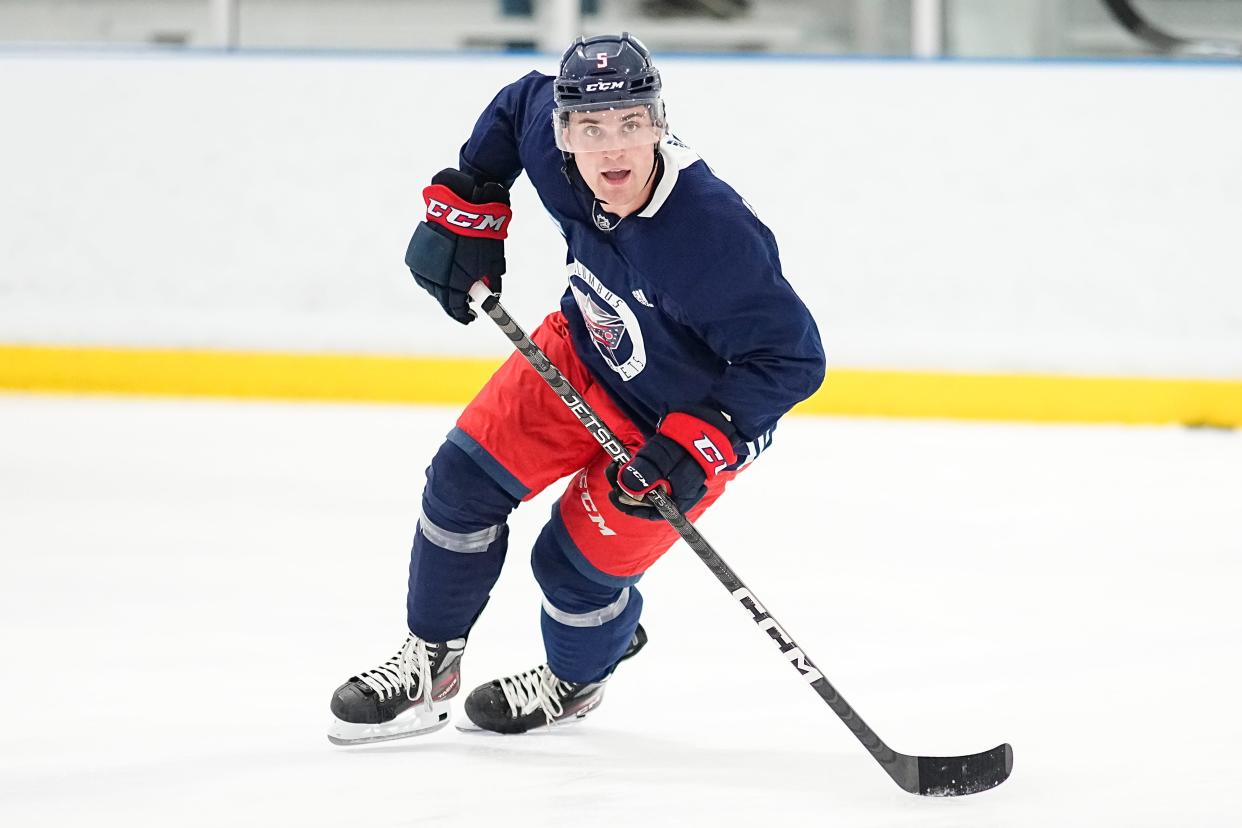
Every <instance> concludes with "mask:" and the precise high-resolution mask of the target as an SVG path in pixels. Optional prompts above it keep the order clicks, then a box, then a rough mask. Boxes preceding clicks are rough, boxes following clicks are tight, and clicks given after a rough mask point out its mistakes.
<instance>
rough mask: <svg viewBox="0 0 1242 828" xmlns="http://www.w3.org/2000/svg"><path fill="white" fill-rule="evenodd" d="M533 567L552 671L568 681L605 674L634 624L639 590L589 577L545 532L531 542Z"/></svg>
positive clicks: (640, 600) (639, 610) (639, 602)
mask: <svg viewBox="0 0 1242 828" xmlns="http://www.w3.org/2000/svg"><path fill="white" fill-rule="evenodd" d="M531 569H532V570H533V571H534V574H535V580H536V581H537V582H538V583H539V588H540V589H541V590H542V591H543V612H542V618H541V627H542V630H543V640H544V646H545V648H546V649H547V654H548V664H549V665H550V666H551V667H552V671H553V672H554V673H556V675H558V676H560V677H561V678H564V679H567V680H569V681H598V680H599V679H601V678H603V677H604V676H606V675H608V673H610V672H611V671H612V669H613V667H615V666H616V664H617V662H618V661H619V660H620V658H621V655H622V654H623V653H624V652H625V648H626V647H627V646H628V644H629V642H630V638H631V637H632V636H633V634H634V628H635V627H637V626H638V618H639V616H640V615H641V613H642V603H643V598H642V595H641V593H639V591H638V588H637V587H635V586H633V585H632V584H605V583H601V582H600V581H598V580H593V579H591V578H589V577H587V576H586V575H585V574H584V573H583V572H582V571H580V569H579V568H578V567H576V566H574V564H573V563H572V562H571V561H570V560H569V558H568V557H567V556H566V554H565V552H564V551H563V550H562V549H561V547H560V545H559V544H558V543H556V541H555V539H554V534H553V533H552V532H549V531H546V530H545V531H544V532H543V533H542V534H541V535H540V536H539V539H538V540H537V541H536V542H535V548H534V550H533V551H532V554H531Z"/></svg>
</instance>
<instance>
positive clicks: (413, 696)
mask: <svg viewBox="0 0 1242 828" xmlns="http://www.w3.org/2000/svg"><path fill="white" fill-rule="evenodd" d="M465 646H466V639H464V638H458V639H454V640H453V641H448V642H445V643H432V642H429V641H423V640H422V639H421V638H418V637H417V636H415V635H414V634H413V633H411V634H410V636H409V638H407V639H406V641H405V644H404V645H403V646H402V647H401V649H400V650H399V651H398V652H397V654H396V655H395V656H393V657H392V658H390V659H388V660H387V661H385V662H384V663H383V664H381V665H380V666H379V667H376V668H375V669H374V670H367V671H366V672H365V673H362V674H361V675H357V676H354V677H353V678H351V679H350V680H349V681H347V682H345V683H344V684H342V685H341V686H340V687H338V688H336V692H335V693H333V694H332V716H333V719H332V725H331V727H329V728H328V741H330V742H332V744H334V745H357V744H363V743H366V742H382V741H386V740H388V739H401V738H404V737H406V736H418V735H420V734H423V733H430V732H432V731H433V730H439V729H440V728H442V727H444V726H445V725H446V724H448V721H449V699H451V698H453V696H456V695H457V691H458V689H459V688H460V687H461V654H462V651H463V650H464V649H465ZM426 687H430V688H431V692H430V693H424V692H423V688H426Z"/></svg>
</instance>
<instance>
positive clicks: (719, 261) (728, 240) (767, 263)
mask: <svg viewBox="0 0 1242 828" xmlns="http://www.w3.org/2000/svg"><path fill="white" fill-rule="evenodd" d="M726 209H728V210H730V211H731V212H732V213H733V215H732V216H731V219H732V220H730V221H726V222H724V225H725V226H726V227H728V232H725V233H719V234H712V236H713V238H712V240H711V245H710V247H708V246H705V247H703V248H701V249H710V250H713V255H710V256H708V257H705V258H704V259H703V260H701V262H700V264H701V266H700V267H697V268H695V269H694V272H693V273H688V274H687V275H688V276H690V278H689V279H681V280H678V285H677V288H678V289H677V290H676V296H675V298H676V299H677V314H678V316H679V317H681V318H680V321H681V322H682V324H684V325H686V326H687V327H689V328H690V329H691V330H693V331H694V332H695V333H696V334H697V335H698V336H699V337H700V338H702V340H703V341H704V342H705V343H707V346H708V347H709V348H711V350H712V351H713V352H714V353H716V354H717V355H718V356H719V357H720V358H722V359H723V360H725V361H726V365H725V368H724V370H723V372H722V374H721V375H720V377H719V378H718V379H717V380H716V382H715V383H714V384H713V386H712V390H711V394H710V398H709V399H707V400H705V401H704V402H705V403H707V404H709V405H713V406H715V407H718V408H719V409H720V410H722V411H724V412H725V413H726V414H728V415H729V416H730V417H731V418H732V420H733V424H734V426H735V427H736V428H737V429H738V431H739V433H740V434H741V435H742V436H743V437H745V438H746V439H748V440H754V439H757V438H759V437H760V436H761V435H763V434H764V433H766V432H767V431H768V430H769V429H771V428H772V427H773V426H775V425H776V422H777V420H779V419H780V418H781V416H782V415H784V414H785V413H786V412H787V411H789V409H791V408H792V407H793V406H794V405H796V404H797V403H799V402H801V401H802V400H804V399H806V398H807V397H809V396H811V394H813V393H815V390H816V389H817V388H819V386H820V384H821V383H822V382H823V380H824V367H825V360H824V350H823V346H822V344H821V342H820V337H819V329H818V328H817V327H816V325H815V320H814V319H813V318H812V316H811V313H810V311H809V310H807V307H806V305H805V304H803V302H802V300H801V299H800V298H799V297H798V295H797V293H795V292H794V290H793V288H792V287H791V286H790V284H789V283H788V282H787V281H786V280H785V277H784V275H783V274H782V273H781V267H780V261H779V258H778V253H777V247H776V240H775V239H774V238H773V237H772V233H771V231H770V230H768V228H767V227H766V226H764V225H763V223H762V222H760V221H759V220H758V219H757V218H755V216H754V215H753V214H752V213H750V212H749V210H747V209H746V208H745V207H744V206H742V205H741V204H740V203H739V204H732V205H729V206H728V207H727V208H726Z"/></svg>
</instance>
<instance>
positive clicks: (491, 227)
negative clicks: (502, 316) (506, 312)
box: [405, 169, 513, 325]
mask: <svg viewBox="0 0 1242 828" xmlns="http://www.w3.org/2000/svg"><path fill="white" fill-rule="evenodd" d="M423 200H424V201H425V202H426V203H427V220H426V221H423V222H419V225H418V227H417V228H415V230H414V237H413V238H412V239H410V246H409V248H407V249H406V252H405V263H406V265H407V266H408V267H409V268H410V272H411V273H413V274H414V281H416V282H418V284H419V285H420V286H421V287H422V288H423V289H424V290H426V291H427V292H428V293H430V294H431V295H432V296H434V297H435V298H436V300H437V301H438V302H439V303H440V305H441V306H442V307H443V308H444V311H445V313H447V314H448V315H449V316H451V317H453V318H454V319H456V320H457V321H458V322H461V323H462V324H463V325H464V324H466V323H468V322H470V320H472V319H474V311H473V310H472V309H471V308H470V302H469V300H468V298H467V292H468V291H469V290H470V286H471V285H473V284H474V283H475V282H477V281H479V280H480V279H481V280H483V281H484V282H485V283H486V284H487V286H488V287H489V288H491V290H492V292H493V293H500V287H501V285H500V277H501V275H502V274H504V272H505V241H504V240H505V237H506V236H507V235H508V234H509V223H510V221H511V220H512V218H513V214H512V212H511V211H510V209H509V191H508V190H507V189H505V187H504V186H503V185H501V184H495V183H492V182H487V183H485V184H475V182H474V179H473V178H471V177H470V176H469V175H467V174H466V173H464V172H462V171H461V170H454V169H447V170H441V171H440V172H438V173H436V176H435V178H433V179H431V186H430V187H427V188H425V189H424V190H423Z"/></svg>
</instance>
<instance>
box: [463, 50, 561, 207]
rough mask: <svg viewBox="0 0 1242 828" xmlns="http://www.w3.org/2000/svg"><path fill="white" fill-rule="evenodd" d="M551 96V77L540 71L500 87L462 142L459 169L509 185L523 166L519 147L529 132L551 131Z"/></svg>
mask: <svg viewBox="0 0 1242 828" xmlns="http://www.w3.org/2000/svg"><path fill="white" fill-rule="evenodd" d="M551 100H552V78H551V77H549V76H548V75H544V74H541V73H539V72H531V73H530V74H528V75H526V76H525V77H522V78H519V79H518V80H517V81H514V82H513V83H511V84H509V85H508V86H506V87H505V88H504V89H502V90H500V92H499V93H498V94H497V95H496V97H495V98H493V99H492V102H491V103H490V104H488V105H487V108H486V109H484V110H483V114H482V115H480V116H479V120H478V121H477V122H476V123H475V125H474V131H473V132H472V133H471V134H470V139H469V140H468V141H466V143H465V144H463V145H462V148H461V155H460V158H459V165H460V166H461V169H462V170H463V171H464V172H466V173H469V174H470V175H471V176H473V177H474V178H475V179H477V180H479V181H496V182H499V183H501V184H504V185H505V186H506V187H509V186H512V185H513V182H514V181H516V180H517V177H518V176H519V175H521V173H522V169H523V167H524V166H525V165H524V164H523V161H522V155H523V153H522V148H523V145H524V143H525V142H526V141H527V140H528V138H529V136H530V135H531V133H532V132H533V131H534V130H536V129H540V128H542V129H543V130H545V131H547V132H548V135H551V121H549V120H547V118H546V113H547V112H548V111H549V109H548V105H549V103H550V102H551Z"/></svg>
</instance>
